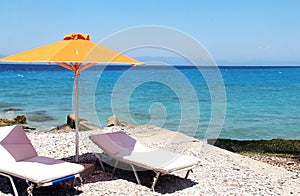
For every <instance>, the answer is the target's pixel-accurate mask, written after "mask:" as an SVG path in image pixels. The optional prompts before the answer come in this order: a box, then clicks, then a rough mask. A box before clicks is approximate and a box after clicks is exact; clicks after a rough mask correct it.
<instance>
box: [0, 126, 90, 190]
mask: <svg viewBox="0 0 300 196" xmlns="http://www.w3.org/2000/svg"><path fill="white" fill-rule="evenodd" d="M0 157H1V161H0V172H2V173H6V174H8V175H12V176H15V177H19V178H21V179H25V180H28V181H30V182H33V183H37V184H42V183H46V182H50V181H52V180H56V179H59V178H62V177H66V176H70V175H73V174H78V173H80V172H81V171H83V170H84V166H82V165H80V164H75V163H69V162H65V161H62V160H57V159H53V158H49V157H44V156H38V155H37V152H36V151H35V149H34V147H33V146H32V144H31V142H30V140H29V139H28V137H27V135H26V134H25V132H24V131H23V129H22V127H21V126H7V127H1V128H0Z"/></svg>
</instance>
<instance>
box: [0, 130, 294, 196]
mask: <svg viewBox="0 0 300 196" xmlns="http://www.w3.org/2000/svg"><path fill="white" fill-rule="evenodd" d="M116 130H123V131H125V132H127V133H128V134H130V135H132V136H134V137H136V138H137V139H138V140H139V141H141V142H142V143H144V144H145V145H147V146H150V147H155V148H158V147H159V148H163V149H167V150H170V151H177V152H181V153H184V154H190V155H194V156H197V157H199V158H200V160H201V161H200V163H199V164H198V165H197V166H196V168H195V169H194V172H193V173H191V174H190V175H189V178H188V179H184V176H185V173H179V174H176V175H165V176H162V177H161V178H160V179H159V181H158V183H157V185H156V189H155V192H151V190H150V186H151V182H152V178H153V173H152V172H151V171H142V172H139V175H140V178H141V181H142V185H138V184H137V183H136V181H135V178H134V174H133V172H131V171H127V170H120V169H117V170H116V172H115V174H114V175H112V174H111V173H110V172H111V171H112V167H111V166H109V165H106V171H102V170H101V168H100V166H98V165H96V170H95V171H94V172H93V173H92V174H90V175H89V176H87V177H85V178H84V184H83V185H82V187H81V188H80V191H79V192H76V190H75V189H68V187H67V186H66V184H61V185H58V186H51V187H42V188H38V189H35V190H34V192H33V193H34V195H77V194H78V195H164V194H168V195H300V172H291V171H288V170H286V169H285V168H283V167H277V166H272V165H270V164H267V163H264V162H261V161H257V160H254V159H251V158H249V157H246V156H242V155H239V154H235V153H232V152H229V151H226V150H223V149H220V148H217V147H214V146H211V145H208V144H206V143H204V142H202V141H199V140H197V139H194V138H191V137H188V136H185V135H183V134H181V133H175V132H170V131H167V130H164V129H160V128H157V127H152V126H147V127H135V128H132V127H131V128H129V127H106V128H104V129H103V130H99V131H85V132H80V162H92V163H93V162H96V157H95V156H94V154H93V153H92V152H94V151H97V152H101V150H99V149H98V148H96V147H95V146H94V145H93V144H92V143H91V142H90V141H89V139H88V136H89V135H91V134H94V133H97V132H111V131H116ZM27 135H28V136H29V138H30V139H31V141H32V143H33V145H34V146H35V148H36V150H37V151H38V153H39V155H44V156H49V157H53V158H57V159H62V158H64V159H65V160H71V159H72V158H73V155H74V151H75V147H74V143H75V142H74V141H75V139H74V133H73V132H69V133H51V132H50V133H49V132H48V133H27ZM0 184H1V186H0V195H10V194H12V191H11V189H10V186H9V183H8V181H6V180H5V179H4V178H3V177H0ZM17 185H18V191H19V193H20V195H26V183H23V182H19V183H17Z"/></svg>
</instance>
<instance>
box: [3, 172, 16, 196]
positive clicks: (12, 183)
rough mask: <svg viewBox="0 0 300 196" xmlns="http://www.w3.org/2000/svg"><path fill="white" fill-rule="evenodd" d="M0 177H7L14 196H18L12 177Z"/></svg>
mask: <svg viewBox="0 0 300 196" xmlns="http://www.w3.org/2000/svg"><path fill="white" fill-rule="evenodd" d="M0 175H1V176H4V177H7V178H8V179H9V180H10V183H11V186H12V188H13V191H14V194H15V196H18V195H19V194H18V191H17V188H16V185H15V183H14V180H13V179H12V177H11V176H9V175H6V174H4V173H0Z"/></svg>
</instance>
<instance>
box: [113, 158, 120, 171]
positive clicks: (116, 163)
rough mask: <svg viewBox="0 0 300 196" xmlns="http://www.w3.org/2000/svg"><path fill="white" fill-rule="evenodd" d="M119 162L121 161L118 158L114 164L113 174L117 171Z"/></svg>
mask: <svg viewBox="0 0 300 196" xmlns="http://www.w3.org/2000/svg"><path fill="white" fill-rule="evenodd" d="M118 163H119V161H118V160H116V162H115V165H114V169H113V171H112V174H114V173H115V171H116V167H117V165H118Z"/></svg>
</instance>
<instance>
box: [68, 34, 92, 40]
mask: <svg viewBox="0 0 300 196" xmlns="http://www.w3.org/2000/svg"><path fill="white" fill-rule="evenodd" d="M79 39H81V40H90V35H89V34H83V33H71V34H67V35H65V37H64V40H79Z"/></svg>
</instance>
